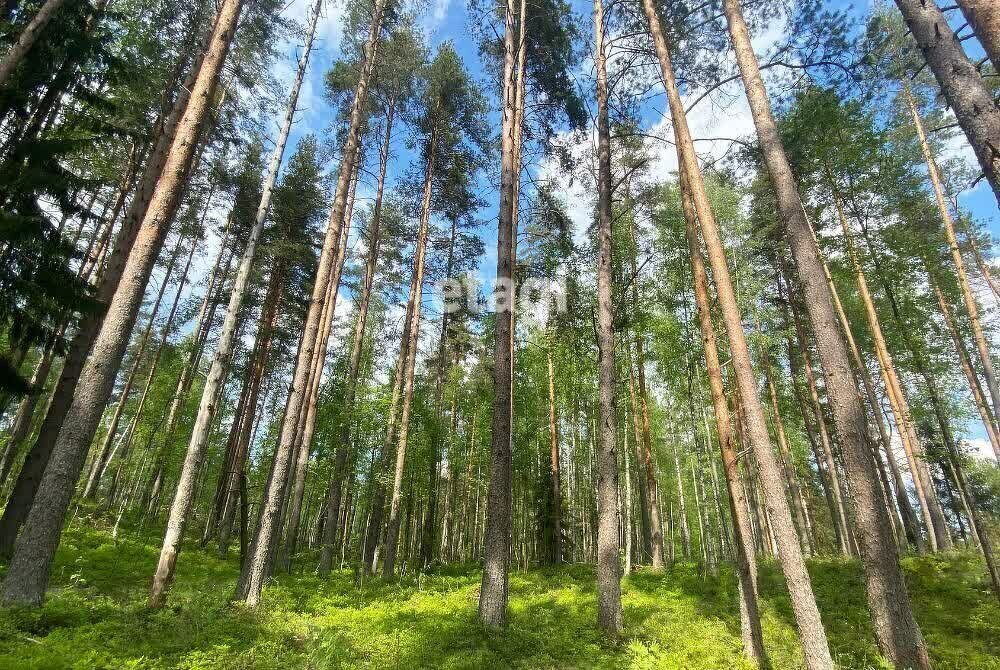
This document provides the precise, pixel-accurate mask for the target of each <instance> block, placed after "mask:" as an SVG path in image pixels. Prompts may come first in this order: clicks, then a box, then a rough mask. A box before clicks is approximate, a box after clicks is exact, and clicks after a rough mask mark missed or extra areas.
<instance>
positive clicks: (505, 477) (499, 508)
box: [479, 0, 519, 629]
mask: <svg viewBox="0 0 1000 670" xmlns="http://www.w3.org/2000/svg"><path fill="white" fill-rule="evenodd" d="M504 7H505V14H504V26H505V27H504V42H503V45H504V46H503V48H504V65H503V118H502V127H501V132H500V139H501V151H500V156H501V167H500V213H499V222H498V227H497V283H498V285H501V286H502V287H503V288H501V290H503V291H509V292H510V293H513V287H512V286H511V282H512V279H513V276H514V258H513V253H512V251H513V246H512V245H513V239H514V212H515V210H516V208H517V205H516V203H515V201H514V195H515V190H514V188H515V187H514V182H515V181H516V180H517V178H518V168H519V166H518V165H517V163H516V155H515V149H514V146H515V135H516V130H515V126H516V122H515V121H516V120H515V118H514V117H515V97H516V96H515V93H516V87H517V86H516V81H515V76H514V52H515V45H514V41H515V34H514V31H515V27H516V26H515V20H514V17H515V13H514V0H506V1H505V3H504ZM497 297H498V302H501V301H502V302H504V303H505V304H503V305H498V309H497V312H496V326H495V330H496V345H495V351H494V356H493V361H494V371H493V419H492V431H491V435H492V447H491V452H490V453H491V455H490V470H489V489H488V492H487V500H486V528H485V531H484V536H483V579H482V584H481V587H480V590H479V619H480V620H481V621H482V623H483V625H484V626H486V627H487V628H492V629H497V628H501V627H503V626H504V625H505V624H506V623H507V600H508V597H509V593H508V587H509V572H510V552H511V515H512V510H511V494H512V492H511V487H512V483H511V459H512V444H511V440H512V439H513V436H512V431H511V422H512V407H511V399H512V392H511V382H512V372H513V370H512V366H513V356H514V352H513V348H512V344H513V339H512V338H513V324H514V321H513V311H512V310H513V302H514V300H513V295H510V294H507V295H500V296H497ZM504 298H506V300H504Z"/></svg>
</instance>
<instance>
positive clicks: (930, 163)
mask: <svg viewBox="0 0 1000 670" xmlns="http://www.w3.org/2000/svg"><path fill="white" fill-rule="evenodd" d="M959 48H961V47H959ZM904 93H905V95H906V101H907V103H908V104H909V106H910V113H911V114H912V116H913V126H914V128H915V129H916V131H917V138H918V139H919V140H920V148H921V150H922V151H923V154H924V161H926V163H927V173H928V174H929V175H930V179H931V186H932V187H933V188H934V199H935V200H936V201H937V206H938V213H939V214H940V215H941V223H942V224H943V226H944V235H945V239H946V240H947V242H948V250H949V251H950V252H951V260H952V262H954V263H955V274H956V278H957V279H958V288H959V290H960V291H961V292H962V301H963V302H964V303H965V312H966V314H967V315H968V317H969V324H970V325H971V326H972V338H973V341H975V343H976V350H977V351H978V352H979V362H980V363H981V364H982V366H983V376H985V377H986V387H987V388H988V389H989V391H990V398H991V399H992V400H993V412H994V414H996V412H998V411H1000V386H998V384H997V376H996V373H995V372H994V370H993V358H992V357H991V356H990V347H989V344H988V343H987V341H986V335H985V334H984V333H983V326H982V323H980V320H979V306H978V305H977V304H976V296H975V295H974V294H973V293H972V287H971V286H969V277H968V275H967V274H966V272H965V261H964V260H962V250H961V248H959V246H958V238H957V237H956V235H955V224H954V222H953V221H952V218H951V213H950V212H949V211H948V201H947V200H946V199H945V195H944V187H943V186H942V184H941V175H940V174H939V173H938V168H937V163H936V162H935V160H934V154H933V153H931V147H930V144H928V142H927V136H926V135H925V134H924V124H923V122H922V121H921V119H920V112H919V111H918V110H917V106H916V103H915V102H914V101H913V96H911V95H910V92H909V89H908V88H907V89H904ZM955 111H956V114H957V111H958V110H955ZM993 112H994V115H995V116H996V131H997V137H996V139H995V140H994V141H993V148H992V151H993V152H994V156H993V159H994V161H995V162H994V166H995V168H996V170H997V171H996V173H995V175H994V177H995V180H994V181H993V188H994V190H997V189H1000V154H998V153H997V152H998V151H1000V111H997V109H996V108H995V107H994V108H993ZM997 198H998V201H1000V190H997Z"/></svg>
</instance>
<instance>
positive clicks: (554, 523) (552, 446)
mask: <svg viewBox="0 0 1000 670" xmlns="http://www.w3.org/2000/svg"><path fill="white" fill-rule="evenodd" d="M549 318H550V319H552V318H554V317H552V316H550V317H549ZM547 339H548V341H547V342H546V345H547V346H546V347H545V363H546V369H547V370H548V374H549V479H550V480H551V481H550V486H551V487H552V488H551V490H550V492H549V496H551V500H550V501H549V505H550V508H549V515H550V520H549V524H550V526H551V529H552V543H551V545H550V546H549V552H550V553H549V556H548V558H549V560H550V561H551V562H552V563H553V564H556V565H558V564H559V563H562V560H563V549H562V482H561V480H560V472H559V417H558V414H557V410H556V372H555V365H554V363H553V361H552V347H553V337H552V331H551V329H550V330H549V331H548V338H547ZM627 451H628V448H627V447H626V452H627ZM625 472H626V477H627V476H628V475H627V473H628V455H627V454H626V457H625ZM627 497H628V501H629V502H628V505H627V506H628V509H629V510H631V509H632V487H631V486H629V487H628V496H627Z"/></svg>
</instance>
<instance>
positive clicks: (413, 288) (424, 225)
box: [382, 128, 438, 577]
mask: <svg viewBox="0 0 1000 670" xmlns="http://www.w3.org/2000/svg"><path fill="white" fill-rule="evenodd" d="M437 143H438V134H437V128H435V129H434V130H432V131H431V136H430V138H429V139H428V141H427V155H426V161H427V162H426V165H425V167H424V189H423V200H422V202H421V213H420V229H419V230H418V231H417V243H416V248H415V249H414V250H413V281H412V283H411V284H410V299H409V304H408V305H407V312H408V313H409V317H410V322H409V324H408V325H407V337H408V338H409V342H408V343H407V345H406V348H407V352H406V359H405V362H404V367H403V388H402V396H401V399H402V407H401V409H400V413H399V435H398V437H397V442H396V467H395V473H394V477H393V485H392V496H391V497H390V498H389V522H388V526H387V528H386V538H385V560H384V561H383V563H382V574H383V576H385V577H391V576H392V575H393V572H394V570H395V567H396V551H397V548H398V543H399V525H400V516H399V505H400V502H401V500H402V488H403V470H404V468H405V466H406V447H407V442H408V438H409V434H410V411H411V409H412V407H413V377H414V368H415V366H416V363H417V342H418V339H419V336H420V304H421V299H422V297H423V284H424V266H425V262H426V261H425V259H426V254H427V237H428V235H429V226H430V216H431V195H432V193H433V185H434V164H435V160H436V158H437ZM400 346H402V345H400Z"/></svg>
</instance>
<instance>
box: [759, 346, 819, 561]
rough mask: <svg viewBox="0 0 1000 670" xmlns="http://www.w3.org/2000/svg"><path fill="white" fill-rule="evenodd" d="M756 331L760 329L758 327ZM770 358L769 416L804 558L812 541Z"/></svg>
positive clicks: (766, 370)
mask: <svg viewBox="0 0 1000 670" xmlns="http://www.w3.org/2000/svg"><path fill="white" fill-rule="evenodd" d="M758 330H760V327H759V326H758ZM769 359H770V356H767V357H766V360H764V361H763V366H764V379H765V380H766V381H767V389H768V395H769V396H770V398H771V414H772V417H773V419H774V432H775V437H776V438H777V440H778V449H779V451H780V452H781V464H782V466H783V468H784V471H785V481H786V483H787V485H788V492H789V494H790V496H791V499H792V511H793V512H794V513H795V529H796V530H797V531H798V532H799V543H800V544H801V545H802V551H803V552H804V553H805V554H806V556H811V555H812V553H813V549H812V541H811V539H810V537H809V525H808V523H807V521H806V506H805V503H804V502H803V500H802V489H801V488H800V487H799V478H798V472H797V471H796V469H795V461H793V460H792V452H791V450H790V449H789V448H788V436H787V435H786V434H785V422H784V421H782V419H781V409H780V408H779V407H778V389H777V388H775V386H774V378H773V375H772V373H771V362H770V360H769Z"/></svg>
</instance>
